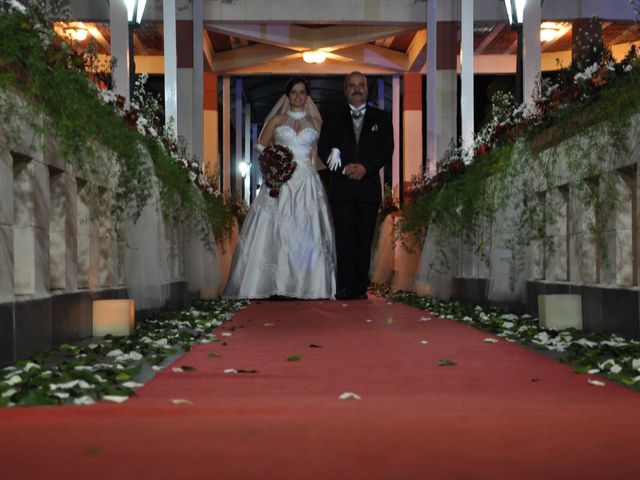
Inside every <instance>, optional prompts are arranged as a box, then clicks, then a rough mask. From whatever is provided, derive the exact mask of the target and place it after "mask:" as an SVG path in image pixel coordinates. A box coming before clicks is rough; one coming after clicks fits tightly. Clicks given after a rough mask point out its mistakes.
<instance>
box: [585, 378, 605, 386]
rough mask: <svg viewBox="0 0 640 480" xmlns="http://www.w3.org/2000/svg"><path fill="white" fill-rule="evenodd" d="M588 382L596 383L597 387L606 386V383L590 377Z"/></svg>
mask: <svg viewBox="0 0 640 480" xmlns="http://www.w3.org/2000/svg"><path fill="white" fill-rule="evenodd" d="M587 382H589V384H591V385H594V386H596V387H604V386H605V383H604V382H601V381H600V380H591V379H590V378H588V379H587Z"/></svg>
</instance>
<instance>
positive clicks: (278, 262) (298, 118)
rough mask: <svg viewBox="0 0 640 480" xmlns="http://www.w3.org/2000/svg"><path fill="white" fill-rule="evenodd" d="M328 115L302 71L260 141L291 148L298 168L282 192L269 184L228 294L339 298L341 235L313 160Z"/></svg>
mask: <svg viewBox="0 0 640 480" xmlns="http://www.w3.org/2000/svg"><path fill="white" fill-rule="evenodd" d="M321 125H322V119H321V118H320V113H319V112H318V109H317V108H316V106H315V104H314V103H313V100H311V97H310V96H309V84H308V82H307V81H306V80H305V79H303V78H301V77H293V78H292V79H290V80H289V81H288V82H287V85H286V87H285V94H284V95H283V96H282V97H281V98H280V100H279V101H278V102H277V103H276V105H275V106H274V108H273V109H272V110H271V113H269V115H268V116H267V118H266V120H265V127H264V128H263V129H262V132H261V133H260V138H259V140H258V141H259V143H258V145H256V150H257V151H258V153H260V152H262V150H264V148H265V146H266V145H269V144H270V143H275V144H280V145H283V146H285V147H288V148H289V149H290V150H291V151H292V152H293V160H294V161H295V162H296V164H297V166H296V169H295V171H294V172H293V176H292V177H291V179H290V180H289V181H288V182H287V183H285V184H284V185H283V186H282V187H281V189H280V194H279V196H278V197H275V198H274V197H271V196H270V195H269V188H267V187H266V186H263V188H261V189H260V193H259V194H258V196H257V198H256V200H255V201H254V203H253V204H252V205H251V208H250V209H249V213H248V214H247V218H246V219H245V221H244V224H243V226H242V230H241V232H240V237H239V239H238V246H237V248H236V251H235V253H234V255H233V260H232V263H231V273H230V275H229V281H228V282H227V286H226V288H225V291H224V297H227V298H268V297H271V296H274V295H277V296H285V297H292V298H303V299H312V298H333V297H334V295H335V289H336V286H335V240H334V234H333V225H332V223H331V216H330V213H329V207H328V204H327V196H326V193H325V190H324V187H323V185H322V182H321V181H320V177H319V176H318V173H317V172H316V169H315V168H314V166H313V161H314V158H315V157H317V154H316V144H317V141H318V137H319V133H320V128H321Z"/></svg>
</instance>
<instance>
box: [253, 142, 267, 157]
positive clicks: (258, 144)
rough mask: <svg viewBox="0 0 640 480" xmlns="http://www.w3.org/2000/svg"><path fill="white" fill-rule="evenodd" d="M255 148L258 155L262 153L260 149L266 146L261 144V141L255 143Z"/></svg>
mask: <svg viewBox="0 0 640 480" xmlns="http://www.w3.org/2000/svg"><path fill="white" fill-rule="evenodd" d="M253 148H255V149H256V152H258V155H260V154H261V153H262V151H263V150H264V149H265V148H267V147H265V146H264V145H262V144H261V143H256V146H255V147H253Z"/></svg>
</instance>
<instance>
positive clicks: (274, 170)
mask: <svg viewBox="0 0 640 480" xmlns="http://www.w3.org/2000/svg"><path fill="white" fill-rule="evenodd" d="M258 162H259V163H260V171H261V172H262V180H263V181H264V184H265V185H266V186H267V187H268V188H269V195H270V196H272V197H274V198H277V197H278V195H280V188H281V187H282V185H284V184H285V183H287V182H288V181H289V179H290V178H291V176H292V175H293V172H294V171H295V169H296V162H294V161H293V153H292V152H291V150H289V149H288V148H287V147H283V146H282V145H278V144H272V145H269V146H268V147H266V148H265V149H264V150H263V151H262V153H261V154H260V156H259V157H258Z"/></svg>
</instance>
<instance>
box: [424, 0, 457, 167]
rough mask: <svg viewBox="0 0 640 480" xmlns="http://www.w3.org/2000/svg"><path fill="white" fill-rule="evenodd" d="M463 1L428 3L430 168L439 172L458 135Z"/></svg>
mask: <svg viewBox="0 0 640 480" xmlns="http://www.w3.org/2000/svg"><path fill="white" fill-rule="evenodd" d="M459 16H460V12H459V3H458V2H451V1H447V0H434V1H430V2H428V3H427V35H428V42H427V45H428V46H427V132H426V137H427V170H428V172H429V173H430V174H435V170H436V163H437V162H438V161H439V160H440V159H441V158H442V156H443V155H444V152H445V151H446V150H447V148H448V146H449V143H450V142H451V140H455V139H456V137H457V128H456V116H457V78H456V77H457V71H456V67H457V43H458V26H459V22H458V20H457V19H458V18H459Z"/></svg>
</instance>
